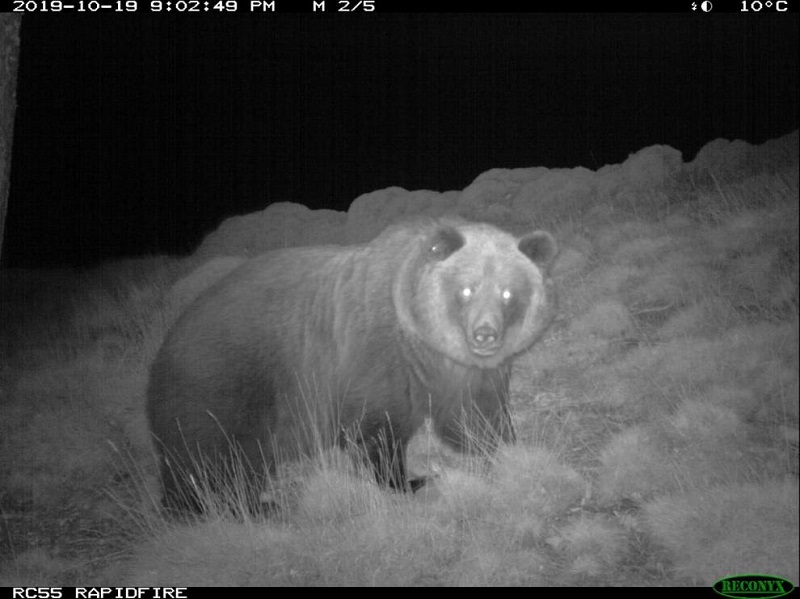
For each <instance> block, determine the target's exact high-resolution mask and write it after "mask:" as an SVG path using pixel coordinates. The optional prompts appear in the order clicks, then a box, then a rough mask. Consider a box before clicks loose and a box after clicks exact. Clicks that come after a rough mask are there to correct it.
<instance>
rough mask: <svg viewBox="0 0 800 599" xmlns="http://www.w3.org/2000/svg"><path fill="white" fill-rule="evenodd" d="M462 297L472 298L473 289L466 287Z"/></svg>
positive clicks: (462, 291)
mask: <svg viewBox="0 0 800 599" xmlns="http://www.w3.org/2000/svg"><path fill="white" fill-rule="evenodd" d="M461 295H462V296H463V297H465V298H469V297H472V289H470V288H469V287H464V289H462V290H461Z"/></svg>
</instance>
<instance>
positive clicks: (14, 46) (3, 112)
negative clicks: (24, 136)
mask: <svg viewBox="0 0 800 599" xmlns="http://www.w3.org/2000/svg"><path fill="white" fill-rule="evenodd" d="M20 23H22V15H21V14H14V13H0V258H1V257H2V255H3V231H5V227H6V208H7V207H8V188H9V184H10V176H11V147H12V142H13V140H14V113H15V112H16V110H17V65H18V64H19V26H20Z"/></svg>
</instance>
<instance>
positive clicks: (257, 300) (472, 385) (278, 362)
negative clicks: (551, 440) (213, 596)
mask: <svg viewBox="0 0 800 599" xmlns="http://www.w3.org/2000/svg"><path fill="white" fill-rule="evenodd" d="M555 254H556V242H555V240H554V239H553V237H552V236H551V235H550V234H549V233H546V232H544V231H536V232H532V233H529V234H527V235H525V236H523V237H521V238H519V239H517V238H515V237H514V236H512V235H510V234H508V233H505V232H503V231H501V230H499V229H497V228H495V227H493V226H491V225H487V224H478V223H471V222H467V221H462V220H419V221H414V222H409V223H405V224H400V225H395V226H391V227H389V228H388V229H386V230H385V231H384V232H383V233H381V234H380V235H379V236H378V237H377V238H375V239H374V240H373V241H371V242H369V243H366V244H363V245H356V246H350V247H339V246H324V247H303V248H292V249H286V250H277V251H272V252H268V253H266V254H264V255H262V256H259V257H256V258H253V259H252V260H249V261H248V262H246V263H245V264H243V265H242V266H240V267H238V268H237V269H236V270H234V271H233V272H232V273H231V274H229V275H227V276H226V277H225V278H223V279H222V280H221V281H219V282H218V283H216V284H215V285H213V286H212V287H211V288H209V289H208V290H206V291H205V292H204V293H203V294H202V295H201V296H200V297H198V298H197V300H196V301H194V303H192V304H191V305H190V306H189V307H188V308H187V310H186V311H185V312H184V314H183V315H182V316H181V317H180V319H179V320H178V321H177V322H176V323H175V325H174V326H173V327H172V329H171V330H170V331H169V333H168V334H167V337H166V339H165V341H164V344H163V346H162V347H161V350H160V352H159V353H158V355H157V357H156V359H155V362H154V363H153V366H152V369H151V373H150V383H149V388H148V391H147V412H148V417H149V420H150V425H151V427H152V431H153V434H154V436H155V438H156V444H157V447H158V450H159V453H160V456H161V463H160V467H161V476H162V483H163V487H164V503H165V505H166V506H167V507H168V508H178V509H186V508H191V509H195V510H197V509H200V508H199V507H198V502H197V501H196V500H197V497H196V496H195V488H196V485H197V484H198V480H199V478H200V477H204V478H203V480H206V481H208V480H209V478H208V476H207V473H206V472H205V469H206V468H209V467H213V468H216V472H217V473H228V474H231V473H232V472H234V470H235V471H236V472H239V473H241V472H242V471H244V472H245V478H246V479H247V480H248V482H250V483H263V480H262V477H264V476H265V475H266V474H267V473H269V472H270V471H274V469H275V465H276V463H278V462H279V460H282V459H292V458H296V457H298V456H300V455H304V454H305V455H308V454H309V453H311V452H313V451H314V450H315V448H317V447H319V446H330V445H333V444H336V443H338V444H342V445H344V444H345V443H348V444H349V445H351V446H352V444H353V439H355V440H356V444H357V445H360V446H361V448H362V449H363V451H364V453H363V455H365V456H367V458H368V460H369V462H370V463H371V465H372V466H373V467H374V471H375V475H376V477H377V479H378V481H379V482H380V483H383V484H386V485H388V486H390V487H392V488H395V489H402V490H407V489H409V488H411V489H414V488H415V487H416V486H417V485H418V484H421V483H419V481H409V480H408V479H407V474H406V467H405V450H406V445H407V444H408V441H409V440H410V438H411V437H412V435H413V434H414V432H415V431H416V430H417V429H418V428H419V427H420V425H421V424H422V423H423V421H424V419H425V417H426V416H430V417H431V418H432V421H433V423H434V428H435V430H436V431H437V433H438V434H439V436H440V437H441V438H442V439H443V440H444V441H446V442H447V443H449V444H450V445H452V446H454V447H456V448H459V449H462V450H465V449H468V447H469V446H470V445H474V444H475V443H474V441H476V440H477V441H478V444H479V445H480V444H484V446H486V447H490V448H491V447H494V446H495V445H496V444H497V442H499V441H500V440H503V441H507V442H511V441H513V440H514V432H513V428H512V425H511V420H510V417H509V412H508V407H507V396H508V385H509V373H510V367H511V358H513V357H514V356H515V355H517V354H518V353H520V352H522V351H524V350H525V349H527V348H529V347H530V346H531V345H532V344H533V343H534V342H535V341H536V340H537V339H538V338H539V337H540V336H541V334H542V332H543V331H544V330H545V328H546V327H547V325H548V324H549V323H550V321H551V320H552V318H553V314H554V298H553V290H552V283H551V281H550V279H549V277H548V268H549V266H550V264H551V262H552V260H553V258H554V256H555ZM233 455H238V456H239V457H240V458H241V459H240V463H244V464H245V467H244V470H242V469H241V468H239V469H234V468H233V467H232V464H231V462H232V460H231V457H232V456H233ZM231 475H232V474H231ZM224 479H225V475H224V474H223V475H222V476H221V477H220V476H215V477H213V480H215V481H217V484H219V481H220V480H224Z"/></svg>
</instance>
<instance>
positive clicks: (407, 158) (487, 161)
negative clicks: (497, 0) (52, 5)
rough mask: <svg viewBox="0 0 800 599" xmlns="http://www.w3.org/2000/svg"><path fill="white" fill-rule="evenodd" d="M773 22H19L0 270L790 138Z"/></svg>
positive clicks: (783, 61) (781, 24) (764, 18)
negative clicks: (280, 211) (642, 152)
mask: <svg viewBox="0 0 800 599" xmlns="http://www.w3.org/2000/svg"><path fill="white" fill-rule="evenodd" d="M797 56H798V18H797V15H796V14H782V15H766V14H759V15H752V14H751V15H724V14H713V15H705V14H701V15H698V14H688V15H657V14H647V15H641V16H633V15H579V14H572V15H544V14H540V15H537V14H522V15H505V16H503V15H488V14H460V15H446V14H445V15H434V14H411V15H400V14H383V15H376V14H372V15H347V16H342V15H333V14H325V15H321V14H314V15H312V14H274V15H268V16H253V15H244V14H242V15H233V16H223V15H192V16H175V15H164V14H160V15H143V14H138V15H120V16H113V15H102V16H82V15H81V16H76V15H65V14H59V15H49V16H41V15H38V16H37V15H28V16H26V17H25V19H24V20H23V24H22V48H21V56H20V68H19V81H18V89H17V99H18V108H17V114H16V129H15V138H14V148H13V166H12V176H11V193H10V197H9V207H8V216H7V222H6V241H5V247H4V248H3V256H2V259H3V265H4V266H17V267H31V266H57V265H66V264H72V265H79V264H92V263H96V262H98V261H101V260H105V259H111V258H118V257H123V256H136V255H142V254H145V253H164V252H169V253H176V252H187V251H189V250H191V249H192V248H193V247H194V246H195V245H196V244H197V243H199V241H200V240H201V239H202V237H203V235H204V234H205V233H207V232H209V231H211V230H212V229H213V228H214V227H215V226H216V225H217V224H218V223H219V222H220V221H221V220H222V219H223V218H224V217H226V216H230V215H234V214H243V213H247V212H252V211H256V210H261V209H263V208H264V207H266V206H267V205H268V204H270V203H271V202H274V201H282V200H292V201H296V202H300V203H303V204H306V205H307V206H309V207H312V208H333V209H338V210H346V209H347V207H348V205H349V204H350V202H351V201H352V200H353V199H355V198H356V197H357V196H358V195H360V194H361V193H364V192H368V191H372V190H375V189H380V188H384V187H388V186H392V185H399V186H401V187H405V188H407V189H418V188H425V189H434V190H439V191H445V190H449V189H462V188H463V187H465V186H466V185H468V184H469V183H470V182H471V181H472V179H474V178H475V177H476V176H477V175H478V174H479V173H481V172H482V171H485V170H487V169H489V168H493V167H531V166H546V167H570V168H571V167H575V166H585V167H587V168H590V169H597V168H599V167H600V166H603V165H605V164H610V163H619V162H622V161H624V160H625V158H626V157H627V155H628V154H630V153H632V152H635V151H637V150H639V149H641V148H643V147H645V146H648V145H652V144H668V145H671V146H673V147H675V148H677V149H678V150H680V151H682V152H683V156H684V160H690V159H691V158H693V157H694V155H695V153H696V152H697V150H698V149H699V148H700V147H701V146H702V145H704V144H705V143H707V142H709V141H711V140H713V139H716V138H719V137H724V138H728V139H735V138H738V139H745V140H747V141H749V142H751V143H761V142H763V141H765V140H767V139H771V138H774V137H778V136H781V135H784V134H786V133H789V132H790V131H792V130H794V129H796V128H797V127H798V58H797Z"/></svg>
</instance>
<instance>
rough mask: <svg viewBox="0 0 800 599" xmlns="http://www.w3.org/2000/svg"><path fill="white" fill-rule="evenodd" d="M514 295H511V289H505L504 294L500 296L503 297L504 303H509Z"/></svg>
mask: <svg viewBox="0 0 800 599" xmlns="http://www.w3.org/2000/svg"><path fill="white" fill-rule="evenodd" d="M512 295H513V294H512V293H511V290H510V289H503V292H502V293H501V294H500V297H502V298H503V300H504V301H506V302H508V301H510V300H511V296H512Z"/></svg>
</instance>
